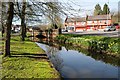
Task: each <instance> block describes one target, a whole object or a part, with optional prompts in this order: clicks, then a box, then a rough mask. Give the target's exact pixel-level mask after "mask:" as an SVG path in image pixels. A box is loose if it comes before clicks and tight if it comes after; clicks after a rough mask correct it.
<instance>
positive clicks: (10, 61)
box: [1, 36, 59, 79]
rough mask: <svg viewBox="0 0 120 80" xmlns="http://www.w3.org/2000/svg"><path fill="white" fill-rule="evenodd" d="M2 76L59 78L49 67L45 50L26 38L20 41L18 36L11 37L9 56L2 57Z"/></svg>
mask: <svg viewBox="0 0 120 80" xmlns="http://www.w3.org/2000/svg"><path fill="white" fill-rule="evenodd" d="M1 77H2V79H4V78H59V74H58V72H57V71H56V70H55V69H54V68H52V67H51V65H50V63H49V60H48V58H47V56H46V54H45V52H44V51H43V50H42V49H41V48H39V47H38V46H37V45H36V44H35V43H34V42H31V41H30V40H29V39H28V38H26V41H24V42H22V41H20V38H19V36H14V37H12V38H11V56H10V57H3V59H2V76H1Z"/></svg>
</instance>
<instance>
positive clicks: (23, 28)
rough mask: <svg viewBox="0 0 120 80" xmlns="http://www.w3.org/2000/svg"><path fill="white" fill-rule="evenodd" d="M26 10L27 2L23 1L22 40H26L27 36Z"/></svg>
mask: <svg viewBox="0 0 120 80" xmlns="http://www.w3.org/2000/svg"><path fill="white" fill-rule="evenodd" d="M25 10H26V2H23V6H22V13H21V27H22V32H21V40H22V41H24V40H25V36H26V23H25Z"/></svg>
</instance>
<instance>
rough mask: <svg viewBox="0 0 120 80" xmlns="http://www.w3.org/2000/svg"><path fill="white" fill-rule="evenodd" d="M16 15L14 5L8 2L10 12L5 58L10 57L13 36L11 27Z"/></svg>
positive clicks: (7, 23) (8, 12) (7, 24)
mask: <svg viewBox="0 0 120 80" xmlns="http://www.w3.org/2000/svg"><path fill="white" fill-rule="evenodd" d="M13 14H14V3H13V2H8V11H7V22H6V27H5V28H6V35H5V54H4V56H10V37H11V36H10V34H11V25H12V20H13Z"/></svg>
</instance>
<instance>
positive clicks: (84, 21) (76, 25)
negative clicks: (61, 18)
mask: <svg viewBox="0 0 120 80" xmlns="http://www.w3.org/2000/svg"><path fill="white" fill-rule="evenodd" d="M111 23H112V17H111V15H97V16H86V17H74V18H66V20H65V27H66V29H68V31H69V32H70V31H74V32H79V31H91V30H103V29H104V28H105V27H106V26H109V25H111Z"/></svg>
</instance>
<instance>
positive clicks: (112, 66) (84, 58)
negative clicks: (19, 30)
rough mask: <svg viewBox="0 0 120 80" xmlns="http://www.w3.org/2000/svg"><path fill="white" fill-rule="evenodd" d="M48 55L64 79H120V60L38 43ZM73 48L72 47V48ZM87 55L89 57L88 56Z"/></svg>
mask: <svg viewBox="0 0 120 80" xmlns="http://www.w3.org/2000/svg"><path fill="white" fill-rule="evenodd" d="M36 44H37V45H38V46H39V47H41V48H42V49H43V50H44V51H45V52H46V54H47V56H48V58H49V60H50V61H51V62H52V64H53V65H54V67H55V68H56V70H57V71H58V72H59V73H60V75H61V76H62V77H63V78H119V77H120V74H119V69H120V65H119V64H118V60H119V59H114V60H112V58H111V57H108V56H103V55H102V56H101V57H100V55H98V56H96V55H94V56H95V58H94V57H93V56H91V55H89V52H88V51H86V52H87V53H86V52H84V51H82V52H81V51H79V50H75V49H71V48H66V47H65V46H58V45H57V44H56V45H54V46H51V45H47V44H43V43H39V42H36ZM70 47H72V46H70ZM86 54H87V55H86Z"/></svg>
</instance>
